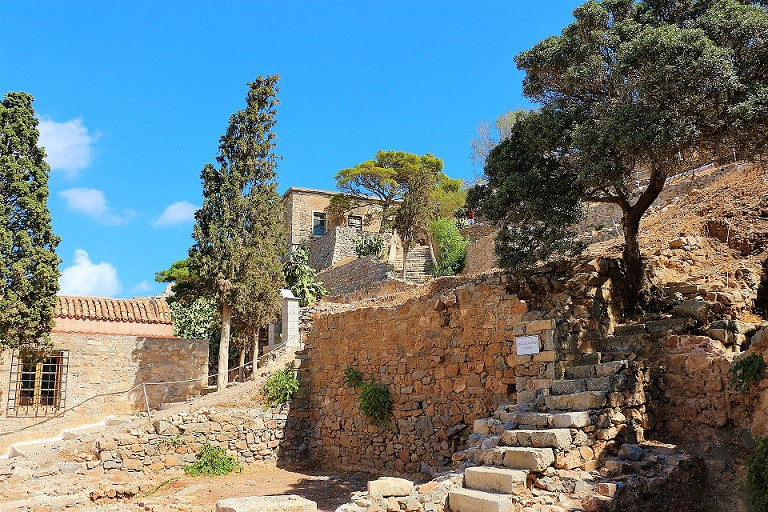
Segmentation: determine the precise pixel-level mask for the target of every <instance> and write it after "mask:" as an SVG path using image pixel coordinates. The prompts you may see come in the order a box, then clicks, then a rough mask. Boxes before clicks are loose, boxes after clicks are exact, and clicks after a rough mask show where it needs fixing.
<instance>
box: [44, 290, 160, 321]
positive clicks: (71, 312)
mask: <svg viewBox="0 0 768 512" xmlns="http://www.w3.org/2000/svg"><path fill="white" fill-rule="evenodd" d="M54 316H55V317H56V318H76V319H81V320H106V321H111V322H135V323H141V324H167V325H171V310H170V309H168V303H167V302H165V300H164V299H107V298H101V297H72V296H69V295H57V296H56V309H55V310H54Z"/></svg>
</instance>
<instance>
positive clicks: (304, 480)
mask: <svg viewBox="0 0 768 512" xmlns="http://www.w3.org/2000/svg"><path fill="white" fill-rule="evenodd" d="M370 478H373V477H371V476H370V475H366V474H362V473H351V474H339V473H326V472H321V471H306V470H304V469H298V468H294V469H293V470H290V469H281V468H276V467H274V466H268V465H261V466H258V465H257V466H250V467H248V468H247V469H245V470H244V471H243V472H242V473H233V474H231V475H227V476H220V477H205V476H200V477H190V476H181V477H177V478H170V479H168V480H165V481H164V482H160V483H158V485H159V488H158V489H157V490H156V491H154V492H151V493H150V494H149V495H148V496H144V497H140V498H132V499H130V500H125V501H122V502H121V503H122V504H123V505H124V506H126V508H129V507H130V509H132V510H140V509H141V508H144V509H148V510H152V509H153V508H154V507H155V506H162V507H167V506H168V505H170V504H176V505H177V507H174V508H180V509H183V508H184V505H190V506H194V507H200V508H202V509H204V510H211V511H212V510H215V508H216V502H217V501H218V500H220V499H224V498H235V497H242V496H266V495H274V494H298V495H299V496H302V497H304V498H307V499H309V500H312V501H314V502H316V503H317V506H318V510H319V511H320V512H333V511H334V510H336V508H337V507H338V506H339V505H343V504H344V503H347V502H349V501H350V499H349V496H350V493H352V492H355V491H361V490H365V489H366V485H367V482H368V480H369V479H370ZM100 504H106V502H102V503H100ZM134 507H135V508H134Z"/></svg>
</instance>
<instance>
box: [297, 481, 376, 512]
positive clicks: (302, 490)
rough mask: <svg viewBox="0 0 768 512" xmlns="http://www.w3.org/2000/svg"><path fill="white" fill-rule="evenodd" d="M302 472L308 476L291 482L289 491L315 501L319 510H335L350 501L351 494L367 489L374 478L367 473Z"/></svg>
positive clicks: (331, 511)
mask: <svg viewBox="0 0 768 512" xmlns="http://www.w3.org/2000/svg"><path fill="white" fill-rule="evenodd" d="M302 473H305V474H306V475H307V477H306V478H302V479H300V480H298V481H297V482H296V483H293V484H291V485H290V486H289V487H288V490H287V493H288V494H297V495H299V496H301V497H303V498H306V499H308V500H312V501H314V502H315V503H317V509H318V512H334V510H336V508H337V507H339V506H340V505H343V504H345V503H349V501H350V494H351V493H353V492H356V491H364V490H366V488H367V484H368V480H370V479H372V478H374V477H372V476H371V475H368V474H365V473H326V472H321V471H311V472H305V471H302Z"/></svg>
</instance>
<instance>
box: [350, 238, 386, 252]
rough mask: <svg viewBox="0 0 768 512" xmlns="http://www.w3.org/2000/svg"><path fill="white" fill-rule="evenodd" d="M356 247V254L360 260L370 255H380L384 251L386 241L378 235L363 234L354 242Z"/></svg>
mask: <svg viewBox="0 0 768 512" xmlns="http://www.w3.org/2000/svg"><path fill="white" fill-rule="evenodd" d="M352 243H353V244H354V246H355V254H357V256H358V258H362V257H363V256H368V255H369V254H373V255H376V256H378V255H380V254H381V251H383V250H384V239H383V238H382V237H381V235H378V234H376V233H363V234H362V235H360V236H357V237H355V239H354V240H353V241H352Z"/></svg>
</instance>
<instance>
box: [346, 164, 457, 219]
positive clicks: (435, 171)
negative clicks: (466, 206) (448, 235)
mask: <svg viewBox="0 0 768 512" xmlns="http://www.w3.org/2000/svg"><path fill="white" fill-rule="evenodd" d="M442 169H443V161H442V160H441V159H439V158H436V157H435V156H434V155H432V154H430V153H427V154H425V155H422V156H419V155H415V154H413V153H406V152H404V151H377V152H376V158H375V159H374V160H367V161H365V162H363V163H361V164H358V165H356V166H355V167H352V168H349V169H342V170H341V171H339V172H338V173H337V174H336V186H337V188H338V189H339V190H341V191H342V192H345V193H347V194H351V195H352V196H355V200H354V203H355V204H357V205H358V206H359V205H361V204H365V203H368V204H370V203H376V204H379V205H380V206H381V207H382V213H381V216H382V223H381V231H382V232H383V231H384V230H385V229H387V228H388V227H389V226H390V225H391V223H392V222H393V217H394V215H395V214H396V213H395V212H396V211H397V210H399V206H398V202H400V201H404V200H405V199H406V195H407V194H408V193H409V191H411V189H412V188H413V183H414V182H417V181H422V180H423V179H424V178H425V177H426V178H427V179H428V180H429V181H430V188H429V197H427V196H425V197H424V198H423V199H422V200H423V201H424V202H426V203H428V204H429V205H430V207H431V208H433V209H440V210H441V211H442V210H450V209H451V208H454V209H455V208H458V207H459V206H461V205H462V204H463V198H464V191H463V190H462V189H461V180H452V179H451V178H449V177H448V176H446V175H445V174H444V173H442V172H441V171H442ZM366 197H374V198H376V200H375V201H371V200H370V199H366Z"/></svg>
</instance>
